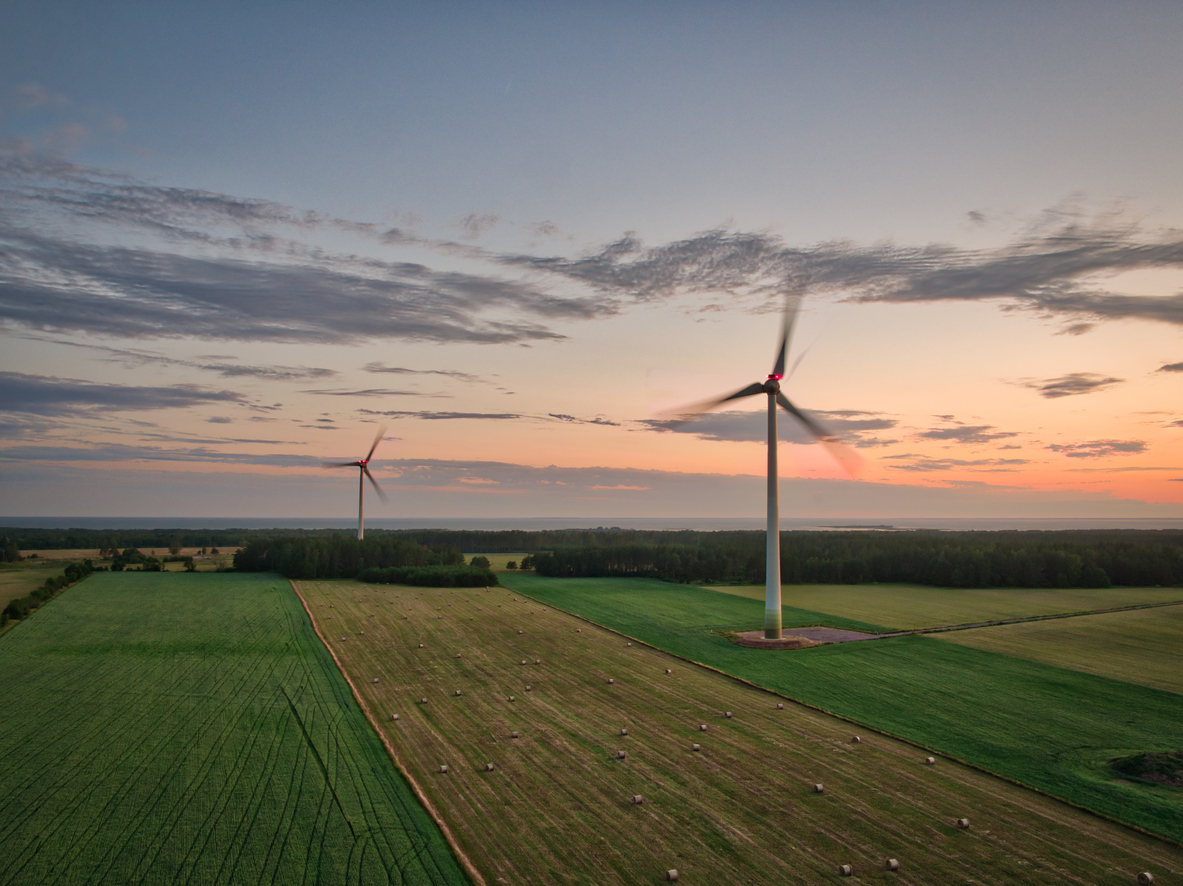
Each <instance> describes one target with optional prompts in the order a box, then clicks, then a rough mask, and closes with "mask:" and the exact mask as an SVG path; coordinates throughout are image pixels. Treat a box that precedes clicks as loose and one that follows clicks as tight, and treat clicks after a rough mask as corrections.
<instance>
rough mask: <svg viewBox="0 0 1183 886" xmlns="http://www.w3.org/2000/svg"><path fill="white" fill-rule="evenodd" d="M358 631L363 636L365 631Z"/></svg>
mask: <svg viewBox="0 0 1183 886" xmlns="http://www.w3.org/2000/svg"><path fill="white" fill-rule="evenodd" d="M358 633H359V634H361V635H362V636H363V637H364V636H365V635H366V632H365V631H358Z"/></svg>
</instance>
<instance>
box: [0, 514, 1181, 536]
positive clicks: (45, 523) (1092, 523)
mask: <svg viewBox="0 0 1183 886" xmlns="http://www.w3.org/2000/svg"><path fill="white" fill-rule="evenodd" d="M873 519H875V518H873ZM356 526H357V518H356V517H298V518H275V517H93V516H92V517H81V516H73V517H0V529H3V528H5V527H18V528H22V529H341V530H347V529H350V528H351V527H356ZM366 526H367V528H372V529H453V530H514V529H517V530H522V531H526V532H536V531H539V530H545V529H597V528H599V529H610V528H620V529H649V530H678V529H690V530H697V531H700V532H712V531H715V532H717V531H726V530H738V529H763V528H764V522H763V520H762V519H759V518H755V519H753V518H746V517H684V516H682V517H615V518H610V517H533V518H530V517H525V518H522V517H513V518H508V517H507V518H494V517H422V518H414V517H404V518H381V517H369V516H367V518H366ZM909 529H931V530H944V531H970V530H977V531H991V530H993V531H1004V530H1044V531H1055V530H1065V529H1147V530H1156V529H1183V517H1179V518H1176V519H1171V518H1163V517H988V518H972V517H932V518H919V517H901V518H898V519H883V520H876V522H874V523H870V522H868V521H867V519H866V518H865V517H864V518H861V519H860V518H857V517H856V518H851V519H849V520H843V519H842V518H834V517H821V518H817V519H812V520H803V519H798V518H784V519H782V520H781V530H782V531H785V532H791V531H793V530H821V531H837V532H841V531H851V530H861V531H875V530H878V531H900V530H909Z"/></svg>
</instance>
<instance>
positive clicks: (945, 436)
mask: <svg viewBox="0 0 1183 886" xmlns="http://www.w3.org/2000/svg"><path fill="white" fill-rule="evenodd" d="M916 436H917V437H918V438H920V439H922V440H948V441H951V442H954V443H961V444H962V445H971V444H977V443H989V442H991V441H993V440H1005V439H1006V438H1008V437H1017V436H1018V433H1016V432H1015V431H999V430H995V428H994V426H993V425H961V424H959V425H958V426H957V427H953V428H930V429H929V430H927V431H921V432H919V433H918V434H917V435H916Z"/></svg>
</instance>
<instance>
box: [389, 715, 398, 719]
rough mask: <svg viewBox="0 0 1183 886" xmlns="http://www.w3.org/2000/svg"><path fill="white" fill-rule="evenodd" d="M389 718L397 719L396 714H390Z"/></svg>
mask: <svg viewBox="0 0 1183 886" xmlns="http://www.w3.org/2000/svg"><path fill="white" fill-rule="evenodd" d="M390 719H391V720H397V719H398V714H391V715H390Z"/></svg>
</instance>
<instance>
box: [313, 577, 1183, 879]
mask: <svg viewBox="0 0 1183 886" xmlns="http://www.w3.org/2000/svg"><path fill="white" fill-rule="evenodd" d="M524 584H532V590H533V589H535V588H536V587H537V583H530V582H525V583H524ZM646 584H648V583H642V585H646ZM297 586H298V588H299V589H300V592H301V594H302V595H303V596H304V598H305V599H306V600H307V602H308V605H309V608H310V610H311V612H312V613H313V614H314V618H315V620H316V622H317V625H318V627H319V629H320V630H321V633H322V634H323V636H324V637H325V640H326V642H327V643H328V644H329V646H330V647H331V648H332V649H333V651H334V654H335V655H336V656H337V657H338V658H339V660H340V661H341V664H342V666H343V668H344V669H345V671H346V672H347V673H349V674H350V675H351V676H352V678H353V682H354V683H355V685H357V686H358V687H359V692H360V694H361V697H362V699H363V701H364V704H365V705H366V707H368V708H369V709H370V710H371V711H373V712H374V713H375V714H376V721H377V722H378V724H379V727H380V728H381V729H382V731H383V733H384V735H385V736H386V737H387V738H388V740H389V741H390V742H391V743H392V745H393V746H394V747H395V748H396V752H397V754H398V756H399V758H400V760H401V761H402V763H403V765H404V766H405V767H406V769H407V771H408V772H409V773H410V775H411V777H412V778H413V779H414V780H415V781H416V782H417V783H418V784H419V785H420V786H421V788H422V790H423V791H424V792H425V793H426V794H427V796H428V798H429V799H430V801H431V803H432V806H433V807H434V808H436V809H438V810H440V813H441V815H442V817H443V818H444V819H445V820H446V821H447V822H448V823H449V826H450V828H451V830H452V832H453V833H454V834H455V835H456V839H457V840H458V842H459V843H460V845H461V847H462V849H463V851H464V853H465V855H466V856H467V857H468V858H470V859H471V860H472V862H473V864H474V865H475V866H476V868H477V869H478V871H479V872H480V873H481V875H482V876H483V877H484V878H485V880H486V881H487V882H488V883H490V884H494V883H514V884H547V886H550V884H596V886H601V884H629V886H632V884H654V886H656V884H657V883H660V882H661V881H662V879H663V875H664V872H665V871H666V870H668V869H671V868H674V869H677V870H679V871H680V872H681V879H680V882H684V883H689V884H695V883H697V884H709V886H717V884H731V883H739V884H748V883H752V884H784V883H828V882H841V881H840V879H839V877H838V865H840V864H851V865H853V867H854V871H855V874H856V876H857V878H858V879H857V880H856V881H855V882H882V883H897V884H898V883H913V884H948V883H971V882H972V883H978V884H1007V886H1010V884H1014V883H1020V882H1021V883H1047V884H1053V883H1055V884H1062V883H1072V884H1082V886H1084V884H1089V886H1099V884H1114V886H1117V884H1129V883H1132V882H1134V877H1135V875H1136V873H1137V872H1138V871H1142V870H1150V871H1152V872H1154V873H1155V874H1156V876H1157V877H1158V878H1159V882H1161V883H1166V882H1168V880H1169V876H1170V874H1171V873H1172V872H1175V873H1183V850H1181V849H1180V848H1179V847H1177V846H1172V845H1170V844H1167V843H1164V842H1161V841H1158V840H1155V839H1152V838H1149V837H1145V836H1143V835H1141V834H1138V833H1136V832H1134V831H1130V830H1128V829H1126V828H1124V827H1122V826H1120V825H1116V824H1113V823H1110V822H1107V821H1105V820H1103V819H1100V818H1097V817H1095V816H1092V815H1089V814H1087V813H1085V812H1082V811H1080V810H1077V809H1073V808H1071V807H1069V806H1066V805H1064V804H1061V803H1059V802H1057V801H1054V800H1051V799H1049V798H1047V797H1044V796H1042V795H1040V794H1037V793H1034V792H1032V791H1029V790H1026V789H1023V788H1020V787H1018V786H1015V785H1012V784H1010V783H1008V782H1004V781H1001V780H999V779H996V778H994V777H992V776H989V775H986V774H984V773H982V772H980V771H977V770H974V769H971V768H969V767H965V766H961V765H959V764H957V763H955V762H953V761H950V760H948V759H944V758H942V759H940V760H939V762H938V763H937V764H936V765H935V766H927V765H925V763H924V758H925V753H926V752H924V751H922V750H921V749H919V748H917V747H916V746H915V745H912V744H908V743H906V742H902V741H898V740H895V739H891V738H888V737H886V736H884V735H881V734H878V733H874V732H871V731H866V730H862V729H856V728H854V727H852V726H851V724H850V723H848V722H846V721H843V720H840V719H837V718H835V717H831V716H828V715H826V714H823V713H820V712H818V711H816V710H813V709H810V708H807V707H804V706H801V705H797V704H794V703H793V702H791V701H787V700H785V699H784V698H783V697H778V696H775V695H772V694H769V693H767V692H763V691H760V690H758V689H754V688H752V687H750V686H745V685H743V684H741V683H739V682H737V681H735V680H733V679H731V678H729V677H726V676H724V675H722V674H719V673H716V672H714V671H711V670H709V669H707V668H701V667H697V666H695V665H691V664H687V663H686V662H684V661H681V660H679V659H677V658H674V657H672V656H670V655H667V654H666V653H663V652H660V651H658V650H655V649H652V648H649V647H646V646H644V645H642V644H639V643H638V644H633V645H628V644H626V642H625V640H624V639H623V638H622V637H620V636H619V635H618V634H614V633H612V632H609V631H606V630H603V629H601V628H598V627H596V626H595V625H592V624H589V623H588V622H585V621H580V620H578V619H575V618H572V617H571V616H569V615H567V614H565V613H562V612H559V611H556V610H555V609H554V608H553V607H549V606H546V605H545V604H539V603H537V602H536V601H534V600H530V599H528V598H524V597H522V596H521V595H519V594H516V593H515V592H513V591H510V590H506V589H504V588H490V589H468V588H457V589H428V588H422V589H420V588H405V587H397V586H390V585H375V586H367V585H363V584H359V583H357V582H352V581H344V580H341V581H301V582H297ZM658 586H661V587H671V586H667V585H660V583H658ZM673 587H676V586H673ZM696 593H697V594H699V595H700V596H703V597H705V598H708V599H710V598H715V597H718V598H720V599H722V600H724V601H726V600H736V598H725V597H722V595H714V594H711V592H708V591H701V590H698V591H697V592H696ZM741 602H742V601H741ZM420 644H423V645H422V647H420ZM934 645H937V644H934ZM942 648H955V647H944V646H942ZM667 668H668V669H669V670H671V671H672V673H670V674H667V673H666V669H667ZM609 679H612V680H613V681H614V682H612V683H609V682H608V680H609ZM375 680H377V681H378V682H374V681H375ZM527 686H528V687H530V688H529V689H527ZM457 691H459V694H457ZM511 696H512V697H513V700H512V701H511V700H510V697H511ZM421 699H426V703H420V700H421ZM777 702H783V703H784V709H783V710H778V709H777V708H776V704H777ZM725 711H731V712H732V713H733V714H734V716H733V717H732V718H726V717H724V715H723V714H724V712H725ZM396 714H397V715H398V718H399V719H398V720H394V719H392V716H393V715H396ZM700 724H706V725H707V727H708V729H707V731H706V732H702V731H700V730H699V728H698V727H699V725H700ZM622 728H626V729H627V730H628V734H627V735H621V733H620V730H621V729H622ZM514 731H516V732H517V733H518V737H517V738H513V737H511V733H512V732H514ZM855 732H861V737H862V741H861V742H859V743H854V742H853V741H852V735H853V734H854V733H855ZM693 743H698V744H700V747H701V750H700V751H699V752H694V751H693V750H692V749H691V745H692V744H693ZM620 750H623V751H625V752H626V757H625V758H624V759H618V758H617V756H616V753H617V751H620ZM487 763H492V764H493V766H494V769H493V770H492V771H487V770H486V764H487ZM441 765H446V766H448V770H449V771H448V772H447V773H442V772H440V771H439V767H440V766H441ZM816 783H821V784H823V785H824V786H825V791H824V793H822V794H818V793H815V792H814V790H813V786H814V784H816ZM634 795H640V796H642V797H643V798H644V803H643V804H641V805H634V804H633V803H632V802H630V798H631V797H632V796H634ZM962 816H965V817H968V818H970V819H971V821H972V828H971V829H970V830H959V829H957V828H956V827H955V826H954V822H955V820H956V819H957V818H959V817H962ZM889 857H892V858H897V859H899V860H900V863H901V867H900V871H899V872H898V873H889V872H888V871H886V870H885V869H884V860H885V859H886V858H889ZM1170 882H1174V881H1170Z"/></svg>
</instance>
